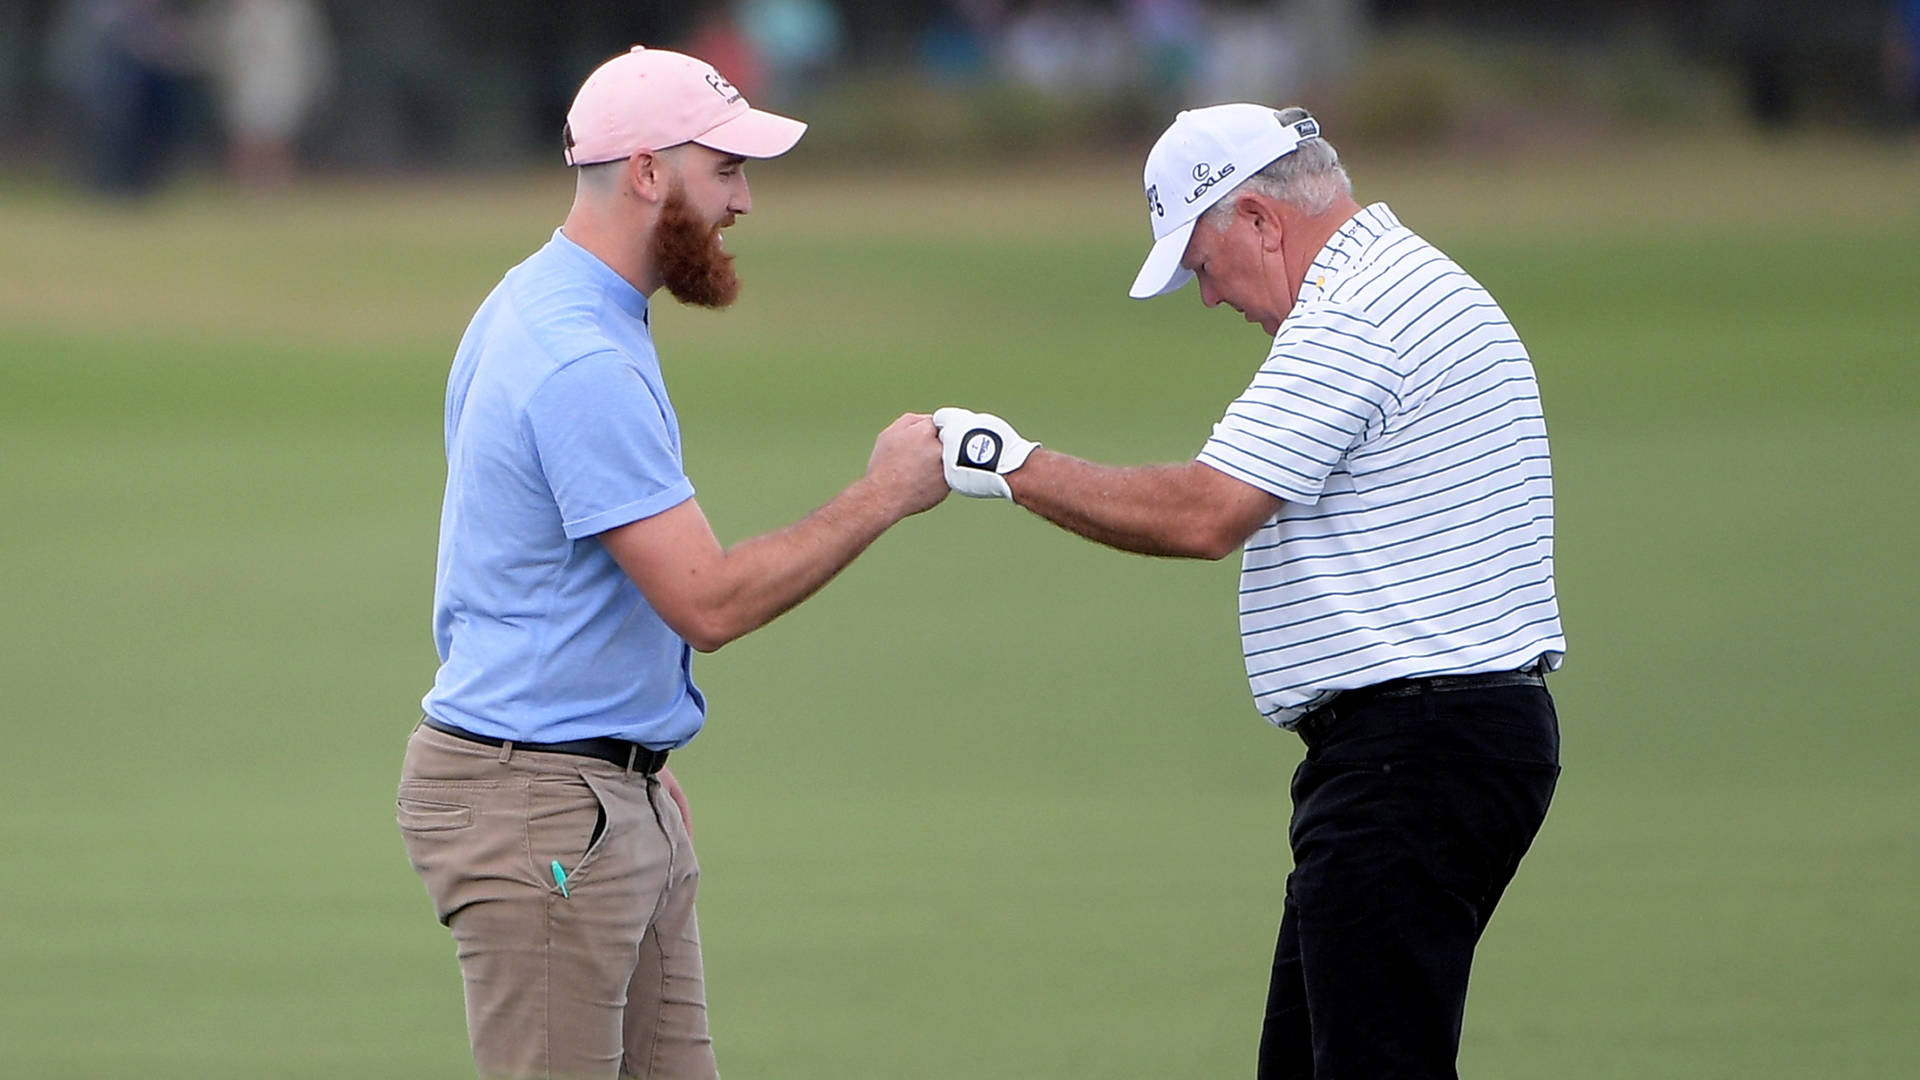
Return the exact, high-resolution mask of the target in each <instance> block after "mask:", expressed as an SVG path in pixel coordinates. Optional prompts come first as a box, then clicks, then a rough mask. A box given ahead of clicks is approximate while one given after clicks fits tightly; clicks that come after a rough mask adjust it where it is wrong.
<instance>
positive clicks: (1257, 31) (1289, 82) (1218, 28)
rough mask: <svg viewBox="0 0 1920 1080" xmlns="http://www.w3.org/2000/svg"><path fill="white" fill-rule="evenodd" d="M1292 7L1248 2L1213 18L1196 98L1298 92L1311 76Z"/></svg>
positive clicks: (1264, 97)
mask: <svg viewBox="0 0 1920 1080" xmlns="http://www.w3.org/2000/svg"><path fill="white" fill-rule="evenodd" d="M1293 15H1294V12H1293V10H1292V9H1266V8H1259V7H1252V8H1243V9H1239V10H1235V11H1231V12H1222V13H1221V14H1219V15H1217V16H1215V17H1214V19H1213V20H1212V30H1213V33H1212V39H1211V47H1210V48H1209V49H1208V50H1207V53H1206V57H1205V64H1204V66H1203V67H1202V69H1201V72H1200V80H1199V87H1198V95H1197V100H1200V101H1208V102H1215V101H1268V100H1280V99H1285V98H1295V97H1298V96H1299V95H1300V91H1301V90H1302V89H1303V87H1304V85H1305V82H1306V74H1305V72H1304V71H1303V69H1302V60H1301V53H1302V51H1303V50H1302V47H1301V44H1300V39H1301V37H1302V32H1301V31H1300V30H1298V29H1297V26H1298V19H1296V18H1293V17H1292V16H1293Z"/></svg>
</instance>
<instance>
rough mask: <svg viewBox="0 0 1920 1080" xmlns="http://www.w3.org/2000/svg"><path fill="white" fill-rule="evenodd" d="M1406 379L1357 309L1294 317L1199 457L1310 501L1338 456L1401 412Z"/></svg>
mask: <svg viewBox="0 0 1920 1080" xmlns="http://www.w3.org/2000/svg"><path fill="white" fill-rule="evenodd" d="M1403 382H1404V377H1403V376H1402V375H1401V374H1400V373H1399V372H1398V370H1397V366H1396V365H1395V363H1394V352H1393V350H1392V349H1391V348H1389V347H1388V346H1386V345H1385V344H1384V343H1383V335H1382V334H1381V332H1380V331H1379V329H1378V328H1377V327H1375V326H1374V325H1373V324H1372V323H1370V322H1368V321H1366V320H1365V319H1363V318H1361V317H1360V316H1359V315H1358V314H1357V313H1354V312H1348V311H1343V310H1341V309H1340V308H1339V307H1336V306H1332V305H1328V306H1326V307H1322V308H1320V309H1319V310H1317V311H1314V312H1311V313H1307V314H1306V315H1305V316H1304V317H1302V318H1290V319H1289V320H1288V321H1287V322H1286V323H1285V324H1284V325H1283V326H1282V328H1281V331H1280V335H1279V336H1278V337H1277V338H1275V339H1274V343H1273V351H1272V352H1270V353H1268V354H1267V361H1266V363H1264V364H1262V365H1260V370H1259V372H1258V373H1257V374H1255V375H1254V377H1253V382H1252V383H1251V384H1250V385H1249V386H1248V387H1247V389H1246V390H1245V391H1244V392H1243V393H1242V394H1241V395H1240V397H1239V398H1237V399H1235V401H1234V402H1233V404H1231V405H1229V406H1228V407H1227V413H1226V416H1224V417H1223V418H1222V419H1221V421H1220V422H1219V423H1218V424H1215V425H1214V426H1213V435H1212V437H1211V438H1209V439H1208V440H1207V444H1206V445H1205V446H1204V447H1202V448H1201V450H1200V454H1199V460H1200V461H1201V462H1203V463H1205V464H1207V465H1210V466H1212V467H1213V468H1215V469H1218V470H1220V471H1221V472H1223V473H1226V474H1227V475H1228V476H1231V477H1233V478H1234V479H1236V480H1240V481H1242V482H1244V483H1247V484H1251V485H1253V486H1254V487H1257V488H1259V489H1260V490H1262V491H1265V492H1267V493H1269V494H1272V495H1276V496H1278V497H1280V498H1282V499H1285V500H1287V501H1288V502H1296V503H1302V504H1305V505H1309V506H1311V505H1313V504H1314V503H1316V502H1318V501H1319V500H1320V493H1321V490H1322V488H1323V487H1324V486H1325V485H1326V482H1327V476H1328V475H1329V474H1330V473H1332V472H1333V469H1334V467H1335V466H1336V465H1338V464H1339V463H1340V460H1341V459H1342V458H1344V457H1345V456H1346V455H1347V453H1348V452H1349V451H1350V450H1352V449H1353V448H1354V447H1356V446H1358V445H1360V444H1361V442H1363V441H1364V440H1365V438H1366V437H1367V435H1368V432H1369V431H1370V430H1371V431H1374V432H1378V431H1379V429H1380V425H1381V424H1382V423H1384V421H1385V419H1386V417H1388V416H1390V415H1392V414H1393V412H1394V411H1396V410H1397V409H1398V407H1399V392H1400V388H1401V385H1402V383H1403Z"/></svg>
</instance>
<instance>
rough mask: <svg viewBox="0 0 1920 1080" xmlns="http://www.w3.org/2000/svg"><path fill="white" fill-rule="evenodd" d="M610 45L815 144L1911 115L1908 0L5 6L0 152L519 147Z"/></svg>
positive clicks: (1468, 130) (533, 147) (393, 164)
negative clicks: (1239, 117) (1274, 125)
mask: <svg viewBox="0 0 1920 1080" xmlns="http://www.w3.org/2000/svg"><path fill="white" fill-rule="evenodd" d="M631 42H645V43H649V44H653V45H659V46H668V47H677V48H681V49H684V50H686V51H691V52H694V53H697V54H699V55H701V56H702V57H704V58H706V59H708V60H710V61H711V62H713V63H714V64H715V65H716V66H717V67H719V68H720V69H721V70H722V71H723V72H725V73H726V74H727V75H728V76H729V77H730V78H731V79H733V81H734V82H735V83H736V84H738V85H739V86H740V87H741V88H742V89H744V90H745V92H746V93H747V95H748V96H749V97H750V98H751V99H752V100H754V101H755V102H756V103H759V104H764V105H767V106H770V107H773V108H781V109H789V110H792V111H795V112H801V113H804V114H805V115H806V117H807V118H808V119H809V120H812V121H814V122H815V136H814V141H813V148H814V149H815V150H816V153H818V152H819V151H821V150H825V151H826V152H827V153H828V154H830V155H832V157H834V158H836V159H845V158H847V157H854V158H863V159H864V158H875V157H879V156H881V155H901V154H905V155H917V156H921V157H929V156H931V157H945V158H948V159H954V158H959V157H964V156H965V155H968V154H971V153H975V152H979V151H981V150H993V149H998V150H1008V149H1012V150H1031V151H1036V152H1038V151H1044V150H1047V149H1049V148H1052V147H1059V146H1066V147H1068V148H1072V149H1079V148H1084V147H1086V146H1088V145H1098V144H1100V143H1103V142H1104V143H1129V144H1131V143H1135V142H1137V141H1139V140H1140V139H1141V138H1142V137H1151V134H1152V133H1153V132H1155V131H1158V130H1159V129H1160V128H1161V127H1162V126H1163V125H1164V124H1165V122H1166V120H1167V118H1168V115H1169V113H1170V112H1171V111H1172V110H1173V109H1175V108H1178V107H1182V106H1186V105H1191V104H1200V103H1209V102H1216V101H1223V100H1233V99H1255V100H1268V101H1275V102H1278V101H1281V100H1287V101H1294V100H1311V101H1312V102H1313V104H1314V106H1315V108H1316V110H1317V111H1319V112H1321V113H1322V114H1323V115H1331V116H1333V117H1334V118H1335V119H1336V121H1337V124H1338V126H1339V127H1341V128H1343V129H1345V130H1346V131H1348V132H1350V133H1356V132H1357V133H1361V134H1364V135H1367V136H1378V137H1383V138H1397V139H1405V140H1419V139H1450V138H1481V139H1504V140H1508V141H1512V140H1516V139H1519V140H1525V139H1535V138H1549V137H1555V136H1564V135H1566V134H1567V133H1569V132H1570V133H1573V134H1574V135H1576V136H1577V135H1578V134H1579V133H1580V132H1583V131H1584V132H1591V131H1596V130H1613V131H1618V130H1620V129H1622V128H1630V127H1631V126H1632V125H1661V124H1664V125H1680V124H1700V123H1723V124H1739V123H1749V124H1759V125H1764V126H1768V127H1785V126H1795V125H1835V124H1837V125H1846V126H1851V127H1855V128H1861V129H1872V130H1898V129H1901V128H1910V127H1911V126H1912V125H1913V124H1914V123H1915V122H1916V120H1920V0H1826V2H1824V3H1820V4H1809V3H1801V2H1797V0H1614V2H1590V3H1577V4H1576V3H1562V4H1545V3H1538V2H1536V0H843V2H839V3H830V2H828V0H707V2H690V3H674V4H669V3H659V2H636V0H626V2H615V0H491V2H489V3H486V4H471V3H464V2H456V0H5V4H4V6H0V155H3V156H0V160H4V162H5V166H4V171H5V172H7V173H13V174H19V173H28V174H40V175H65V176H74V177H79V178H81V179H84V181H85V182H86V183H87V184H88V185H90V186H91V187H93V188H94V189H96V190H98V191H101V192H105V193H112V194H119V195H135V194H140V193H143V192H147V191H151V190H153V189H154V188H155V187H157V186H159V185H160V184H162V183H163V182H164V181H165V180H166V179H167V178H169V177H170V176H177V175H180V174H182V173H183V172H192V171H195V170H198V171H202V172H204V171H209V170H211V169H214V168H216V167H217V168H221V169H223V170H225V171H227V172H228V173H230V174H231V175H232V176H233V177H234V178H236V179H237V180H239V181H241V182H243V183H246V184H249V185H254V186H273V185H277V184H284V183H286V182H287V181H288V180H289V179H291V178H292V177H293V176H294V175H295V174H296V173H297V172H298V171H299V170H300V169H303V168H306V169H325V170H356V171H366V170H394V169H409V170H410V169H427V168H438V167H449V166H455V165H459V166H471V165H475V164H486V163H504V164H512V163H518V162H524V161H527V160H532V159H534V158H535V156H536V155H550V154H552V153H553V152H554V147H555V146H556V145H557V143H556V139H557V131H558V126H559V118H560V117H561V116H562V115H563V114H564V112H565V109H566V105H567V102H568V100H569V98H570V95H571V94H572V92H573V89H574V88H575V87H576V86H577V85H578V83H579V81H580V79H581V78H582V77H583V76H584V74H585V73H586V72H587V71H589V70H591V69H592V68H593V66H594V65H595V64H597V63H598V62H599V61H601V60H603V59H605V58H607V57H608V56H610V55H612V54H614V53H616V52H618V51H620V50H621V49H623V48H624V47H625V46H626V45H627V44H628V43H631Z"/></svg>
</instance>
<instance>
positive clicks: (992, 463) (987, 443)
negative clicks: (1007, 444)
mask: <svg viewBox="0 0 1920 1080" xmlns="http://www.w3.org/2000/svg"><path fill="white" fill-rule="evenodd" d="M954 464H956V465H964V466H966V467H967V468H969V469H985V470H986V471H988V472H992V471H993V470H994V469H995V468H996V467H997V466H998V465H999V464H1000V436H998V435H995V434H994V433H993V432H991V431H988V430H987V429H986V428H974V429H973V430H972V431H969V432H967V437H966V438H964V439H961V440H960V460H959V461H956V462H954Z"/></svg>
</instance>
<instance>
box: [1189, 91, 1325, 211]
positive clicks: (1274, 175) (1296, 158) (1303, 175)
mask: <svg viewBox="0 0 1920 1080" xmlns="http://www.w3.org/2000/svg"><path fill="white" fill-rule="evenodd" d="M1308 115H1309V114H1308V112H1307V110H1305V109H1303V108H1300V107H1299V106H1298V105H1290V106H1288V107H1287V108H1284V109H1281V110H1280V111H1279V117H1280V122H1281V123H1282V124H1293V123H1297V122H1298V121H1301V120H1305V119H1306V118H1307V116H1308ZM1242 191H1252V192H1258V193H1259V194H1262V195H1265V196H1267V197H1268V198H1271V199H1278V200H1279V201H1281V202H1283V203H1286V204H1288V205H1289V206H1293V207H1296V208H1298V209H1299V210H1301V211H1302V212H1303V213H1306V214H1324V213H1326V212H1327V211H1328V210H1329V209H1331V208H1332V207H1333V204H1334V203H1335V202H1337V201H1339V199H1340V198H1341V196H1351V195H1352V194H1353V181H1351V180H1349V179H1347V170H1346V169H1345V168H1343V167H1342V166H1341V164H1340V153H1339V151H1337V150H1335V149H1334V148H1333V144H1332V143H1330V142H1328V141H1327V140H1325V139H1322V138H1319V137H1317V136H1316V137H1314V138H1311V139H1305V140H1302V141H1301V143H1300V145H1299V147H1297V148H1296V149H1295V150H1294V151H1293V152H1292V153H1290V154H1286V155H1283V156H1281V157H1279V158H1276V159H1274V160H1273V161H1272V162H1270V163H1269V164H1268V165H1267V166H1266V167H1264V168H1262V169H1261V170H1260V171H1258V172H1256V173H1254V174H1253V175H1252V176H1249V177H1247V178H1246V179H1245V180H1242V181H1240V182H1239V183H1238V184H1235V185H1234V187H1233V190H1231V191H1229V192H1227V193H1226V194H1225V195H1223V196H1221V198H1220V201H1219V202H1216V203H1214V204H1213V205H1212V206H1209V207H1208V208H1207V210H1206V213H1204V214H1202V215H1201V217H1202V218H1203V219H1204V220H1206V221H1207V222H1208V223H1209V224H1211V225H1212V226H1213V228H1214V231H1215V232H1225V231H1226V230H1227V226H1228V225H1230V224H1232V223H1233V199H1234V196H1236V195H1238V194H1240V193H1241V192H1242Z"/></svg>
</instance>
